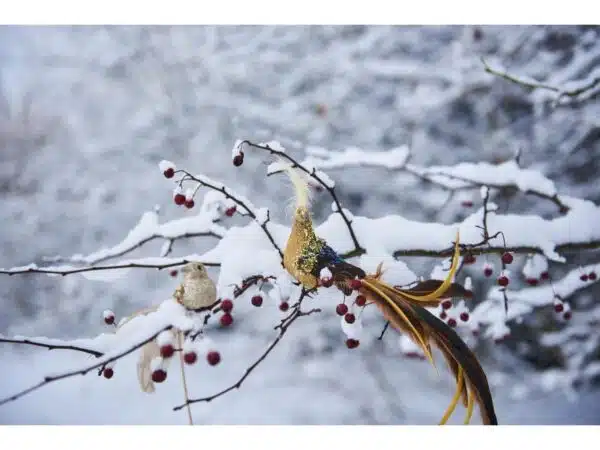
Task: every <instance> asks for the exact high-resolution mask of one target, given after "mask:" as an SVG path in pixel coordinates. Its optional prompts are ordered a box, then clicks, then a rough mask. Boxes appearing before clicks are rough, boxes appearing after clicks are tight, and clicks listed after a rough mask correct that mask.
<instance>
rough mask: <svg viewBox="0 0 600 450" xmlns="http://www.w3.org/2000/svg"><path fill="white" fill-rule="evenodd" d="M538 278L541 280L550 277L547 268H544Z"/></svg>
mask: <svg viewBox="0 0 600 450" xmlns="http://www.w3.org/2000/svg"><path fill="white" fill-rule="evenodd" d="M540 278H541V279H542V280H549V279H550V273H549V272H548V271H547V270H544V271H543V272H542V273H541V274H540Z"/></svg>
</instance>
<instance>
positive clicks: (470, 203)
mask: <svg viewBox="0 0 600 450" xmlns="http://www.w3.org/2000/svg"><path fill="white" fill-rule="evenodd" d="M461 205H463V206H464V207H465V208H470V207H472V206H473V202H472V201H471V200H464V201H463V202H462V203H461Z"/></svg>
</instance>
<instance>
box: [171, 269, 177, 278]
mask: <svg viewBox="0 0 600 450" xmlns="http://www.w3.org/2000/svg"><path fill="white" fill-rule="evenodd" d="M169 275H171V276H172V277H176V276H177V271H176V270H171V272H169Z"/></svg>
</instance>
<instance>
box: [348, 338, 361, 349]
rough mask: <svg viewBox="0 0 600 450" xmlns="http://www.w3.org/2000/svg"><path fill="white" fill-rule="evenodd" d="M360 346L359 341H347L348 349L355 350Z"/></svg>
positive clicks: (350, 339)
mask: <svg viewBox="0 0 600 450" xmlns="http://www.w3.org/2000/svg"><path fill="white" fill-rule="evenodd" d="M359 345H360V341H359V340H358V339H352V338H349V339H346V347H348V348H350V349H353V348H356V347H358V346H359Z"/></svg>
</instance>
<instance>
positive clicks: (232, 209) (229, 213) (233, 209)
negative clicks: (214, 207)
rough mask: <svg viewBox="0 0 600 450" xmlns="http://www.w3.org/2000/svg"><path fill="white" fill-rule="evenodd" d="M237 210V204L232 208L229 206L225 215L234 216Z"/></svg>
mask: <svg viewBox="0 0 600 450" xmlns="http://www.w3.org/2000/svg"><path fill="white" fill-rule="evenodd" d="M235 210H236V208H235V206H232V207H231V208H227V209H226V210H225V215H226V216H227V217H232V216H233V215H234V214H235Z"/></svg>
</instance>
